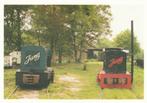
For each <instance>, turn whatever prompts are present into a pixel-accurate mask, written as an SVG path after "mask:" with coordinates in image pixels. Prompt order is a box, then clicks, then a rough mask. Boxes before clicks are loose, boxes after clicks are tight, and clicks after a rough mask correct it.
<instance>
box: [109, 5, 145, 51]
mask: <svg viewBox="0 0 147 103" xmlns="http://www.w3.org/2000/svg"><path fill="white" fill-rule="evenodd" d="M111 11H112V18H113V20H112V22H111V28H112V31H113V32H112V36H113V37H115V36H116V34H118V33H119V32H121V31H123V30H125V29H127V28H129V29H130V25H131V24H130V23H131V20H133V21H134V34H135V36H137V39H138V42H139V43H140V46H141V47H142V48H143V46H144V44H143V35H144V34H143V33H144V30H143V29H144V27H143V25H144V6H143V5H141V4H135V5H130V4H125V5H121V4H119V5H118V4H116V5H111Z"/></svg>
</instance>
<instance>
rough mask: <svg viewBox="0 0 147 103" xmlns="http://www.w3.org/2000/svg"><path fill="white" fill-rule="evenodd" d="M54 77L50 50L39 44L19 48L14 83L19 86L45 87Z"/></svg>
mask: <svg viewBox="0 0 147 103" xmlns="http://www.w3.org/2000/svg"><path fill="white" fill-rule="evenodd" d="M53 79H54V71H53V69H52V68H51V52H50V50H49V49H47V50H45V49H44V48H43V47H41V46H26V47H23V48H22V50H21V65H20V69H18V70H17V71H16V85H17V86H20V87H39V88H42V87H47V86H48V85H49V83H52V82H53Z"/></svg>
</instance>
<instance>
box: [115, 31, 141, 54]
mask: <svg viewBox="0 0 147 103" xmlns="http://www.w3.org/2000/svg"><path fill="white" fill-rule="evenodd" d="M114 46H116V47H122V48H124V49H127V50H129V51H131V32H130V30H128V29H127V30H124V31H122V32H120V33H119V34H118V35H117V36H116V37H115V38H114ZM140 50H141V48H140V46H139V43H138V41H137V37H134V55H136V54H138V53H139V52H140Z"/></svg>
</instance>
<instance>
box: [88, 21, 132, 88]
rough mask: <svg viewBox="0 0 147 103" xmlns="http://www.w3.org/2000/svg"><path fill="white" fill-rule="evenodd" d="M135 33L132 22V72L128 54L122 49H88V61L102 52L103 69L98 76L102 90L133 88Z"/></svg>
mask: <svg viewBox="0 0 147 103" xmlns="http://www.w3.org/2000/svg"><path fill="white" fill-rule="evenodd" d="M133 38H134V33H133V21H131V52H130V53H131V72H128V71H127V68H126V67H127V66H126V65H127V63H126V61H127V52H126V50H124V49H121V48H104V49H88V52H87V55H88V59H91V58H94V57H96V55H95V54H94V51H101V52H102V55H103V56H102V58H103V69H102V70H101V71H100V72H99V73H98V75H97V82H98V83H99V84H100V87H101V88H131V86H132V83H133V72H134V69H133V68H134V55H133V53H134V40H133Z"/></svg>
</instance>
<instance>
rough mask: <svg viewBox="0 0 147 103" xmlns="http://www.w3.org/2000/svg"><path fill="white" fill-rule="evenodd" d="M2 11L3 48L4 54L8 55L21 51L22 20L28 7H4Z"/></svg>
mask: <svg viewBox="0 0 147 103" xmlns="http://www.w3.org/2000/svg"><path fill="white" fill-rule="evenodd" d="M4 10H5V12H4V36H5V38H4V40H5V41H4V44H5V45H4V47H5V53H9V52H10V51H12V50H20V49H21V46H22V43H23V40H22V28H23V26H24V22H23V20H24V18H25V12H26V11H27V10H28V6H23V5H21V6H18V5H5V6H4Z"/></svg>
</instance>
